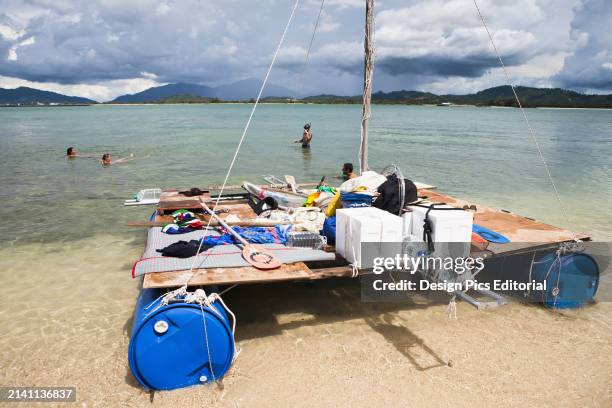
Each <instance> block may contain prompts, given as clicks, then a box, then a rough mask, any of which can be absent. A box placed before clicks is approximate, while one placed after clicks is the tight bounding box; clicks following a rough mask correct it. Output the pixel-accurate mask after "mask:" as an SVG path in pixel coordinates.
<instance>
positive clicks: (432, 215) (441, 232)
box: [410, 204, 474, 242]
mask: <svg viewBox="0 0 612 408" xmlns="http://www.w3.org/2000/svg"><path fill="white" fill-rule="evenodd" d="M425 205H427V204H425ZM439 208H453V207H451V206H449V205H436V206H435V207H434V209H433V210H431V211H430V212H429V220H430V221H431V226H432V238H433V241H434V242H471V241H472V224H473V222H474V214H472V213H471V212H469V211H465V210H460V209H456V210H439ZM410 209H411V210H412V227H411V234H412V235H416V236H418V237H423V224H424V222H425V214H427V211H428V210H429V208H424V207H419V206H414V205H413V206H410Z"/></svg>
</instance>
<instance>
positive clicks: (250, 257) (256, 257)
mask: <svg viewBox="0 0 612 408" xmlns="http://www.w3.org/2000/svg"><path fill="white" fill-rule="evenodd" d="M200 203H201V204H202V208H204V210H206V211H207V212H208V213H209V214H210V215H211V216H212V217H213V218H214V219H216V220H217V222H218V223H219V224H221V226H222V227H223V228H225V229H226V230H227V231H228V232H229V233H230V234H232V235H233V236H234V237H235V238H236V239H237V240H238V241H239V242H240V243H241V244H242V257H243V258H244V259H245V260H246V261H247V262H248V263H250V264H251V265H252V266H254V267H255V268H257V269H264V270H266V269H276V268H280V266H281V265H282V263H281V262H280V261H279V260H278V259H276V257H275V256H274V255H272V254H270V253H268V252H265V251H264V250H261V249H258V248H257V247H256V246H255V245H253V244H250V243H249V242H248V241H247V240H246V239H244V238H242V237H241V236H240V234H238V233H237V232H236V231H234V230H233V229H232V227H230V226H229V225H227V224H226V223H225V221H223V220H222V219H221V218H220V217H219V216H218V215H217V214H215V212H214V211H213V210H211V209H210V208H208V206H207V205H206V203H205V202H204V201H202V200H200Z"/></svg>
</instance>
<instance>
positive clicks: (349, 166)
mask: <svg viewBox="0 0 612 408" xmlns="http://www.w3.org/2000/svg"><path fill="white" fill-rule="evenodd" d="M352 172H353V163H344V164H343V165H342V174H344V175H345V176H348V175H349V174H351V173H352Z"/></svg>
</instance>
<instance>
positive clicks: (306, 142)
mask: <svg viewBox="0 0 612 408" xmlns="http://www.w3.org/2000/svg"><path fill="white" fill-rule="evenodd" d="M311 140H312V132H311V131H310V123H307V124H305V125H304V133H303V134H302V138H301V139H300V140H295V141H294V142H293V143H301V144H302V148H303V149H308V148H309V147H310V142H311Z"/></svg>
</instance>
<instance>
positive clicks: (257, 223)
mask: <svg viewBox="0 0 612 408" xmlns="http://www.w3.org/2000/svg"><path fill="white" fill-rule="evenodd" d="M202 221H205V222H208V220H202ZM226 223H227V225H233V226H235V227H274V226H276V225H282V224H291V222H288V221H272V220H259V219H252V220H249V219H247V220H240V221H226ZM168 224H172V221H130V222H128V223H127V224H126V225H127V226H128V227H165V226H166V225H168ZM219 225H221V224H219V222H217V221H211V222H210V226H211V227H218V226H219Z"/></svg>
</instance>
